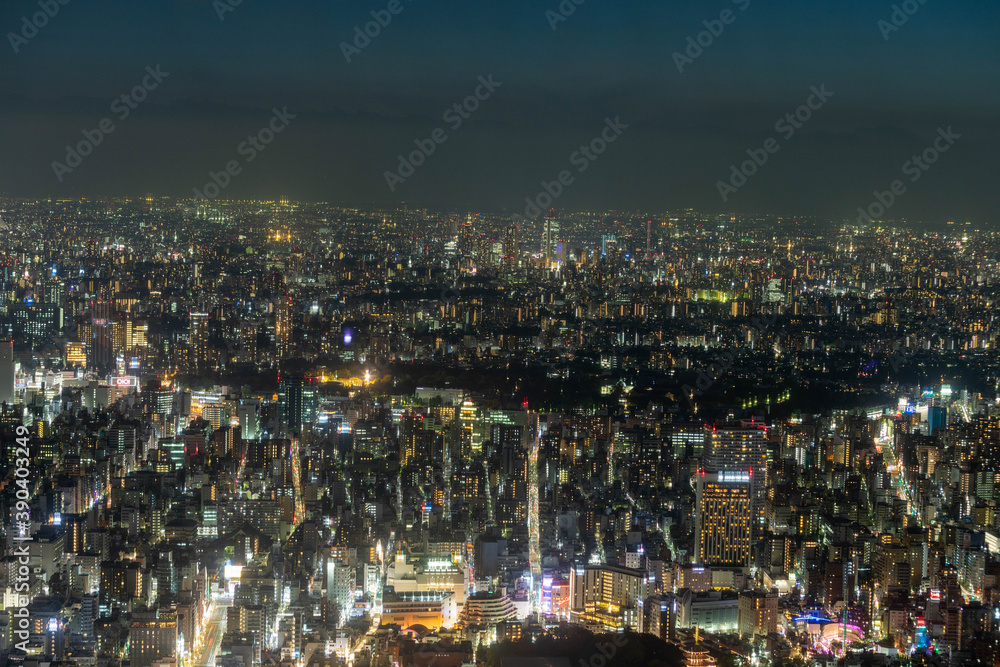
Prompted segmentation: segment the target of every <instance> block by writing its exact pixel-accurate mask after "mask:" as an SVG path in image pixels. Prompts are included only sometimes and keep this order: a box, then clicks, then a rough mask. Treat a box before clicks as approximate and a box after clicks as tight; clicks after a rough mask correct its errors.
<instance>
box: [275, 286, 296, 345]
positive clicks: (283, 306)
mask: <svg viewBox="0 0 1000 667" xmlns="http://www.w3.org/2000/svg"><path fill="white" fill-rule="evenodd" d="M291 341H292V297H291V296H289V295H288V294H282V295H281V296H279V297H278V299H277V303H275V306H274V342H275V343H276V344H277V346H278V358H279V359H284V358H285V357H286V356H287V355H288V352H289V344H290V343H291Z"/></svg>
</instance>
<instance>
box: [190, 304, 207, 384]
mask: <svg viewBox="0 0 1000 667" xmlns="http://www.w3.org/2000/svg"><path fill="white" fill-rule="evenodd" d="M190 326H191V328H190V331H189V333H188V345H189V349H190V351H191V357H190V360H189V363H190V367H191V368H192V369H195V370H199V371H203V370H207V369H208V313H196V312H194V311H191V325H190Z"/></svg>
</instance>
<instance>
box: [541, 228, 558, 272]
mask: <svg viewBox="0 0 1000 667" xmlns="http://www.w3.org/2000/svg"><path fill="white" fill-rule="evenodd" d="M558 256H559V221H558V220H556V219H555V218H545V219H543V220H542V257H543V258H544V259H545V263H546V265H548V264H549V263H550V262H552V261H554V260H556V259H557V258H558Z"/></svg>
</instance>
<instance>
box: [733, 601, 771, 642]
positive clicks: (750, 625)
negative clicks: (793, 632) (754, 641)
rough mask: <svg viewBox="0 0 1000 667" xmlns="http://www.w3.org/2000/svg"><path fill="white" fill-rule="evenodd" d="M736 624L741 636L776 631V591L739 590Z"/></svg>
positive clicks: (763, 634)
mask: <svg viewBox="0 0 1000 667" xmlns="http://www.w3.org/2000/svg"><path fill="white" fill-rule="evenodd" d="M737 625H738V627H739V633H740V636H741V637H754V636H757V635H762V636H765V637H766V636H767V635H769V634H771V633H774V632H777V631H778V592H777V590H774V591H771V592H765V591H741V592H740V603H739V612H738V617H737Z"/></svg>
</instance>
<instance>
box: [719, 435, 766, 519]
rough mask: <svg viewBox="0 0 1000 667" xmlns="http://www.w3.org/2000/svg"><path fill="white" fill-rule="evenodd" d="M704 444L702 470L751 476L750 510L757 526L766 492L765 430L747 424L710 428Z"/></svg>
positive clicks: (761, 515)
mask: <svg viewBox="0 0 1000 667" xmlns="http://www.w3.org/2000/svg"><path fill="white" fill-rule="evenodd" d="M706 444H707V447H708V449H707V451H706V452H705V467H706V468H707V469H708V470H709V471H710V472H748V473H751V475H750V477H751V480H750V482H751V491H752V499H753V507H752V508H751V509H752V511H753V514H754V517H755V519H756V521H757V522H758V523H760V522H761V521H762V520H763V517H764V502H765V493H766V489H767V428H766V427H765V426H764V425H763V424H756V423H752V422H746V421H744V422H740V423H739V424H732V425H725V426H718V427H713V428H712V432H711V433H710V434H709V438H708V442H707V443H706Z"/></svg>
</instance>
